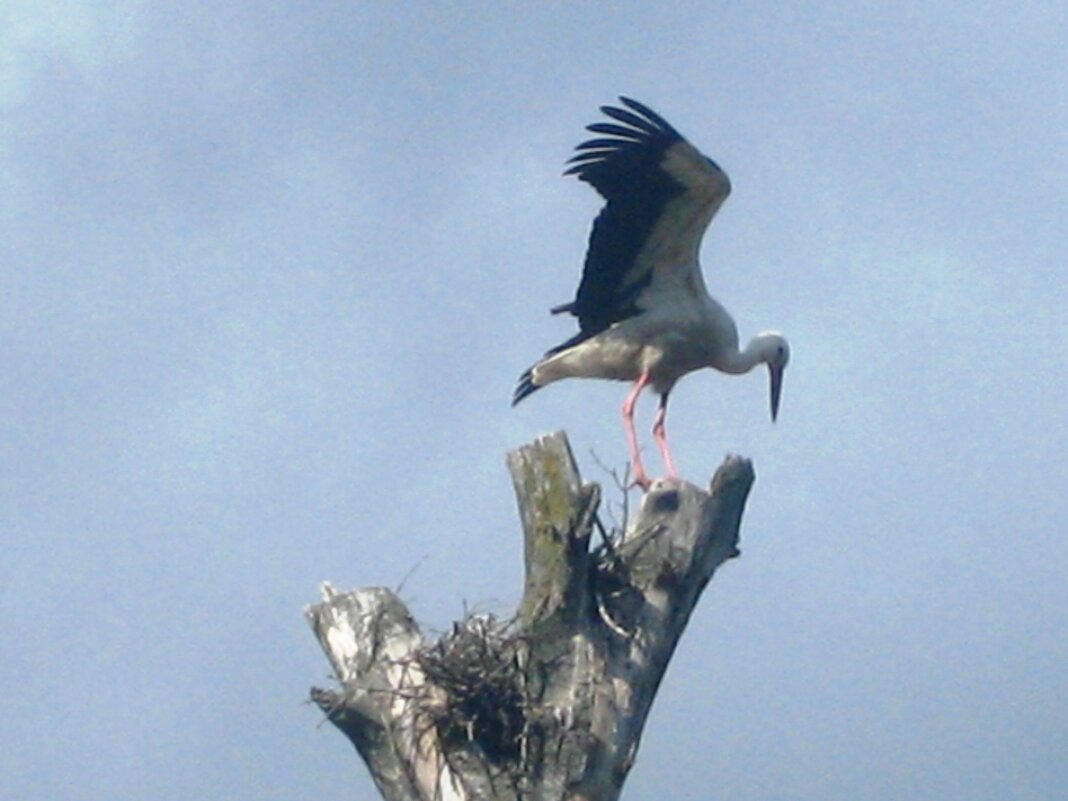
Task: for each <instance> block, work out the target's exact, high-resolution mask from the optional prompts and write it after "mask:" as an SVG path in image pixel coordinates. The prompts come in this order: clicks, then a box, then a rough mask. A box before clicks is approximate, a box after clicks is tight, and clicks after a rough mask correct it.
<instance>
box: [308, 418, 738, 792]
mask: <svg viewBox="0 0 1068 801" xmlns="http://www.w3.org/2000/svg"><path fill="white" fill-rule="evenodd" d="M508 468H509V470H510V471H511V474H512V481H513V483H514V485H515V491H516V496H517V498H518V502H519V513H520V517H521V519H522V523H523V535H524V542H525V563H526V583H525V588H524V591H523V598H522V601H521V602H520V604H519V609H518V612H517V615H516V618H515V619H514V620H512V621H509V622H508V623H500V622H498V621H496V620H495V619H494V618H493V617H492V616H485V615H483V616H473V617H469V618H467V619H466V620H463V621H461V622H459V623H456V624H454V626H453V628H452V630H451V631H450V632H448V633H447V634H445V635H444V636H442V637H441V639H440V640H438V641H437V642H436V643H428V642H426V641H425V640H424V639H423V636H422V634H421V633H420V631H419V627H418V625H417V624H416V623H415V621H414V620H413V619H412V616H411V613H410V612H409V611H408V609H407V607H406V606H405V605H404V603H403V602H402V601H401V600H400V599H399V598H398V597H397V596H396V595H395V594H394V593H393V592H391V591H390V590H387V589H383V588H380V587H375V588H367V589H360V590H355V591H353V592H347V593H341V592H336V591H335V590H334V589H332V588H331V587H330V586H329V585H326V586H325V587H324V589H323V600H322V602H321V603H318V604H316V605H314V606H312V607H310V608H309V609H308V610H307V611H306V616H307V618H308V621H309V622H310V623H311V625H312V628H313V629H314V630H315V634H316V636H317V637H318V639H319V642H320V644H321V645H322V647H323V650H324V651H325V652H326V655H327V658H328V659H329V660H330V662H331V664H332V666H333V668H334V673H335V674H336V676H337V679H338V682H339V683H340V687H339V688H338V689H336V690H323V689H313V690H312V691H311V697H312V699H313V700H314V701H315V703H317V704H318V705H319V707H320V708H321V709H322V710H323V711H324V712H325V713H326V715H327V717H328V718H329V719H330V721H331V722H333V723H334V725H336V726H337V727H338V728H339V729H341V731H342V732H344V733H345V735H346V736H347V737H348V738H349V739H350V740H351V741H352V743H353V744H354V745H355V746H356V750H357V751H358V752H359V753H360V756H361V757H363V760H364V762H366V764H367V766H368V768H369V769H370V771H371V775H372V777H373V778H374V781H375V784H376V785H377V786H378V789H379V791H380V792H381V793H382V796H383V797H384V798H385V799H387V801H433V800H434V799H456V800H457V801H461V800H462V801H472V800H473V799H480V800H481V799H489V800H490V801H505V799H509V800H514V801H519V800H520V799H523V800H524V801H526V800H528V799H529V800H530V801H549V800H550V799H551V800H552V801H558V800H559V799H576V801H580V800H581V801H608V800H609V799H615V798H618V796H619V794H620V792H621V790H622V787H623V782H624V780H625V779H626V776H627V773H628V771H629V770H630V768H631V765H633V763H634V759H635V755H636V753H637V749H638V743H639V740H640V738H641V732H642V727H643V726H644V724H645V719H646V716H647V715H648V713H649V709H650V707H651V706H652V702H653V698H654V696H655V695H656V690H657V687H658V686H659V684H660V680H661V678H662V677H663V675H664V671H665V670H666V669H667V665H668V661H669V660H670V658H671V655H672V653H673V651H674V650H675V645H676V643H678V640H679V637H680V636H681V635H682V632H683V629H684V628H685V626H686V622H687V621H688V620H689V617H690V613H691V612H692V611H693V608H694V606H695V605H696V603H697V600H698V598H699V597H700V595H701V591H702V590H703V589H704V587H705V585H706V584H707V583H708V580H709V579H710V578H711V577H712V574H713V572H714V571H715V570H716V568H717V567H719V565H721V564H722V563H723V562H724V561H726V560H727V559H730V558H731V557H733V556H737V555H738V549H737V543H738V527H739V524H740V522H741V517H742V510H743V508H744V506H745V500H746V496H747V495H748V493H749V488H750V486H751V485H752V483H753V469H752V466H751V465H750V463H749V462H748V461H747V460H745V459H741V458H738V457H728V458H727V459H726V461H725V462H724V463H723V464H722V465H721V466H720V468H719V470H717V471H716V474H715V476H714V477H713V479H712V484H711V487H710V489H709V492H704V491H702V490H701V489H699V488H697V487H695V486H694V485H692V484H689V483H687V482H684V481H678V480H660V481H657V482H654V484H653V486H652V488H651V489H650V491H649V492H647V493H646V494H645V496H644V498H643V499H642V503H641V508H640V510H639V512H638V514H637V516H636V519H635V520H634V521H632V523H631V525H630V526H629V527H628V528H627V530H626V531H625V532H620V533H613V534H611V535H608V534H606V535H605V536H604V537H602V538H601V542H600V544H598V545H597V546H596V547H595V548H593V549H592V550H591V548H590V538H591V534H592V532H593V530H594V528H595V527H600V525H601V524H600V521H599V519H598V518H597V506H598V502H599V500H600V488H599V487H598V486H597V485H596V484H584V483H583V482H582V480H581V479H580V477H579V474H578V470H577V468H576V466H575V461H574V458H573V456H572V454H571V448H570V446H569V445H568V442H567V438H566V436H565V435H564V434H563V433H556V434H552V435H549V436H545V437H541V438H539V439H538V440H537V441H536V442H534V443H533V444H531V445H527V446H524V447H522V448H519V449H517V450H515V451H513V452H511V453H509V454H508ZM601 531H602V533H604V531H603V529H601Z"/></svg>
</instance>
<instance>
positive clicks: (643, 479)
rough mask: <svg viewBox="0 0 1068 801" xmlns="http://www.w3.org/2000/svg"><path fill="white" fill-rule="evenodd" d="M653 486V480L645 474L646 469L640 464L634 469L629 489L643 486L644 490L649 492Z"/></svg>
mask: <svg viewBox="0 0 1068 801" xmlns="http://www.w3.org/2000/svg"><path fill="white" fill-rule="evenodd" d="M651 486H653V480H652V479H651V478H649V476H647V475H646V474H645V470H644V469H642V467H641V465H640V464H639V466H638V467H637V468H635V470H634V478H633V480H632V481H631V482H630V483H629V484H628V485H627V489H632V488H634V487H641V490H642V492H648V491H649V488H650V487H651Z"/></svg>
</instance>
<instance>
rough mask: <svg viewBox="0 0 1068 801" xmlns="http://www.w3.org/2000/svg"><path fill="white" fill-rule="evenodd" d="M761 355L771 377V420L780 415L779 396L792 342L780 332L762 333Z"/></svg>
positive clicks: (773, 420) (760, 338) (760, 337)
mask: <svg viewBox="0 0 1068 801" xmlns="http://www.w3.org/2000/svg"><path fill="white" fill-rule="evenodd" d="M758 339H759V340H760V341H761V356H762V357H763V360H764V363H765V364H767V366H768V375H769V376H770V378H771V421H772V422H773V423H774V422H775V418H776V417H778V416H779V396H780V394H781V393H782V374H783V372H784V371H785V370H786V365H787V364H788V363H789V361H790V343H789V342H787V341H786V338H785V337H784V336H783V335H782V334H779V333H776V332H774V331H769V332H768V333H765V334H761V335H760V336H759V337H758Z"/></svg>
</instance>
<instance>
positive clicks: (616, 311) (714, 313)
mask: <svg viewBox="0 0 1068 801" xmlns="http://www.w3.org/2000/svg"><path fill="white" fill-rule="evenodd" d="M620 101H622V103H623V105H624V106H626V108H617V107H614V106H602V107H601V111H602V112H604V114H606V115H607V116H609V117H611V118H612V119H613V120H614V122H598V123H594V124H593V125H589V126H587V130H589V131H592V132H593V133H595V134H601V135H602V136H601V137H599V138H596V139H591V140H589V141H587V142H583V143H582V144H580V145H579V146H578V147H577V148H576V150H577V151H578V152H577V155H575V156H574V157H572V158H571V159H570V160H569V161H568V163H569V164H572V165H573V166H572V167H570V168H569V169H568V170H567V171H566V172H565V173H564V174H565V175H577V176H578V178H579V179H580V180H582V181H586V182H587V183H588V184H590V185H591V186H593V188H594V189H596V190H597V191H598V192H599V193H600V194H601V196H602V197H604V199H605V200H606V201H607V203H606V204H605V207H604V208H603V209H602V210H601V213H600V214H598V215H597V219H596V220H594V223H593V229H592V231H591V232H590V244H589V249H588V251H587V253H586V265H585V267H584V269H583V271H582V281H581V282H580V283H579V287H578V292H577V293H576V295H575V299H574V300H573V301H572V302H570V303H566V304H564V305H561V306H557V307H556V308H554V309H552V312H553V313H554V314H556V313H560V312H570V313H571V314H573V315H574V316H575V317H577V318H578V322H579V333H577V334H576V335H575V336H573V337H571V339H569V340H567V341H566V342H564V343H562V344H560V345H558V346H556V347H555V348H553V349H552V350H550V351H549V352H548V353H546V354H545V356H544V357H543V358H542V359H541V360H540V361H538V362H537V363H536V364H534V365H533V366H532V367H531V368H530V369H529V370H527V371H526V372H525V373H523V375H522V376H520V378H519V384H518V386H516V389H515V394H514V396H513V398H512V405H513V406H514V405H515V404H517V403H519V401H521V400H523V398H525V397H526V396H527V395H529V394H530V393H532V392H534V391H535V390H537V389H539V388H541V387H543V386H545V385H546V384H550V383H552V382H553V381H559V380H560V379H562V378H605V379H613V380H617V381H633V382H634V387H633V389H632V390H631V392H630V394H628V395H627V398H626V400H625V401H624V402H623V424H624V426H625V428H626V432H627V443H628V445H629V447H630V455H631V462H632V465H633V469H634V483H635V484H637V485H638V486H640V487H642V488H643V489H648V488H649V486H650V484H651V483H652V482H651V481H650V479H649V476H648V474H647V473H646V472H645V467H644V466H643V464H642V460H641V454H640V453H639V450H638V437H637V434H635V431H634V405H635V403H636V402H637V400H638V396H639V395H640V394H641V392H642V390H643V389H645V388H646V387H647V386H652V387H653V389H654V390H655V391H656V392H657V393H659V395H660V407H659V409H658V410H657V413H656V417H655V419H654V422H653V438H654V439H655V440H656V444H657V447H658V448H659V450H660V453H661V455H662V456H663V459H664V464H665V466H666V467H667V471H668V476H669V477H672V478H674V477H676V476H677V474H678V473H677V470H676V468H675V460H674V459H673V458H672V456H671V451H670V450H669V449H668V444H667V437H666V435H665V432H664V417H665V415H666V412H667V401H668V395H669V394H670V392H671V389H672V387H673V386H675V382H676V381H678V380H679V378H681V377H682V376H683V375H685V374H686V373H689V372H691V371H693V370H697V369H699V368H701V367H714V368H716V369H717V370H720V371H721V372H724V373H730V374H733V375H739V374H742V373H747V372H749V371H750V370H751V369H753V367H755V366H756V365H758V364H766V365H767V366H768V372H769V373H770V376H771V419H772V421H774V420H775V417H776V415H777V414H778V411H779V393H780V390H781V388H782V375H783V370H784V368H785V367H786V363H787V362H788V361H789V359H790V347H789V345H788V344H787V342H786V340H785V339H784V338H783V337H782V336H781V335H780V334H777V333H774V332H767V333H763V334H758V335H757V336H755V337H754V338H753V339H752V340H750V341H749V344H747V345H746V346H745V348H744V349H739V347H738V329H737V327H736V326H735V324H734V320H733V319H732V318H731V316H730V314H728V313H727V310H726V309H724V308H723V307H722V306H721V305H720V304H719V303H717V302H716V300H715V299H714V298H712V297H711V296H710V295H709V294H708V290H707V289H706V288H705V282H704V279H703V277H702V275H701V266H700V264H699V263H698V258H697V256H698V254H697V251H698V249H699V247H700V244H701V238H702V237H703V236H704V233H705V229H707V228H708V224H709V223H710V222H711V221H712V217H713V215H715V213H716V211H717V210H718V209H719V207H720V205H721V204H722V203H723V201H724V200H726V198H727V195H728V194H730V189H731V184H730V180H729V179H728V178H727V174H726V173H725V172H723V170H721V169H720V168H719V166H718V165H716V163H715V162H713V161H712V160H711V159H708V158H706V157H705V156H703V155H702V154H701V153H700V152H699V151H698V150H697V149H696V148H695V147H694V146H693V145H691V144H690V143H689V142H687V141H686V140H685V139H684V138H683V137H682V135H681V134H679V132H678V131H676V130H675V129H674V128H673V127H672V126H671V125H670V124H669V123H668V122H667V121H666V120H665V119H664V118H663V117H661V116H660V115H659V114H657V113H656V112H654V111H652V110H651V109H650V108H648V107H647V106H645V105H643V104H642V103H639V102H637V101H636V100H631V99H630V98H626V97H621V98H620Z"/></svg>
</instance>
